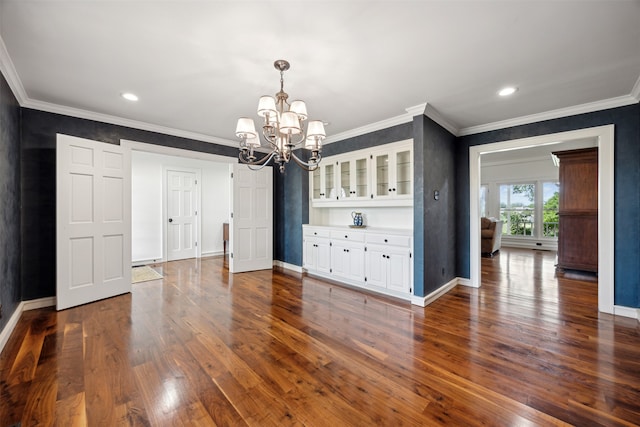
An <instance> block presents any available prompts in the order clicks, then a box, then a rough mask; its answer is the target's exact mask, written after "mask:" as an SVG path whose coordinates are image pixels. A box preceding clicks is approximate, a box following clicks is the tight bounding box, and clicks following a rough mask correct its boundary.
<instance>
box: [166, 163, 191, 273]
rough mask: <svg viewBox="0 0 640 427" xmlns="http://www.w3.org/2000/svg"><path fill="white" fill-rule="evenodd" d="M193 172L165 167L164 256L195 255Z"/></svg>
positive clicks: (173, 259) (188, 256)
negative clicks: (165, 239) (165, 241)
mask: <svg viewBox="0 0 640 427" xmlns="http://www.w3.org/2000/svg"><path fill="white" fill-rule="evenodd" d="M197 185H198V181H197V176H196V173H195V172H187V171H178V170H167V216H166V218H167V260H168V261H175V260H178V259H187V258H195V257H196V256H197V236H198V233H197V231H198V227H197V214H198V212H197V211H198V207H197V200H198V199H197Z"/></svg>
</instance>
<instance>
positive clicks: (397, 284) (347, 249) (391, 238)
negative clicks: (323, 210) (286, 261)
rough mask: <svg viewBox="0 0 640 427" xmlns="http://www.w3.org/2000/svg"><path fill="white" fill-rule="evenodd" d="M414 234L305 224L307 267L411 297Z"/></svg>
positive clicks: (332, 276) (347, 280)
mask: <svg viewBox="0 0 640 427" xmlns="http://www.w3.org/2000/svg"><path fill="white" fill-rule="evenodd" d="M412 234H413V233H412V231H411V230H395V229H384V228H366V229H352V228H349V227H344V226H335V227H333V226H311V225H304V226H303V239H304V245H303V248H304V255H303V259H304V265H303V267H304V268H305V269H306V270H307V272H309V273H310V274H314V275H317V276H321V277H326V278H329V279H332V280H336V281H339V282H343V283H346V284H349V285H353V286H358V287H361V288H365V289H368V290H371V291H375V292H379V293H382V294H386V295H391V296H395V297H399V298H404V299H411V295H412V292H413V277H412V271H413V269H412V264H413V258H412V245H413V243H412V240H413V239H412ZM327 248H328V249H327ZM327 254H328V255H329V256H328V258H329V259H328V265H327V259H326V257H327Z"/></svg>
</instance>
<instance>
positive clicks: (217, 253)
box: [200, 251, 224, 258]
mask: <svg viewBox="0 0 640 427" xmlns="http://www.w3.org/2000/svg"><path fill="white" fill-rule="evenodd" d="M222 255H224V251H207V252H202V253H201V254H200V256H201V257H202V258H204V257H208V256H222Z"/></svg>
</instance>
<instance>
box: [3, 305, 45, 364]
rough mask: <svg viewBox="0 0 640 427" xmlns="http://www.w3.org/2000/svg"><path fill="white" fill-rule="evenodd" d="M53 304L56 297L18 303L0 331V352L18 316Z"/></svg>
mask: <svg viewBox="0 0 640 427" xmlns="http://www.w3.org/2000/svg"><path fill="white" fill-rule="evenodd" d="M53 305H56V297H46V298H39V299H33V300H29V301H22V302H21V303H20V304H18V307H16V309H15V311H14V312H13V314H12V315H11V317H10V318H9V321H8V322H7V324H6V325H5V327H4V329H2V332H0V352H2V350H3V349H4V346H5V344H6V343H7V341H9V337H10V336H11V334H12V333H13V330H14V329H15V327H16V325H17V324H18V320H20V316H21V315H22V313H23V312H25V311H28V310H35V309H37V308H43V307H51V306H53Z"/></svg>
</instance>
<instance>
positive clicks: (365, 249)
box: [364, 246, 367, 280]
mask: <svg viewBox="0 0 640 427" xmlns="http://www.w3.org/2000/svg"><path fill="white" fill-rule="evenodd" d="M364 251H365V252H367V247H366V246H365V247H364ZM364 280H367V279H364Z"/></svg>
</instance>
